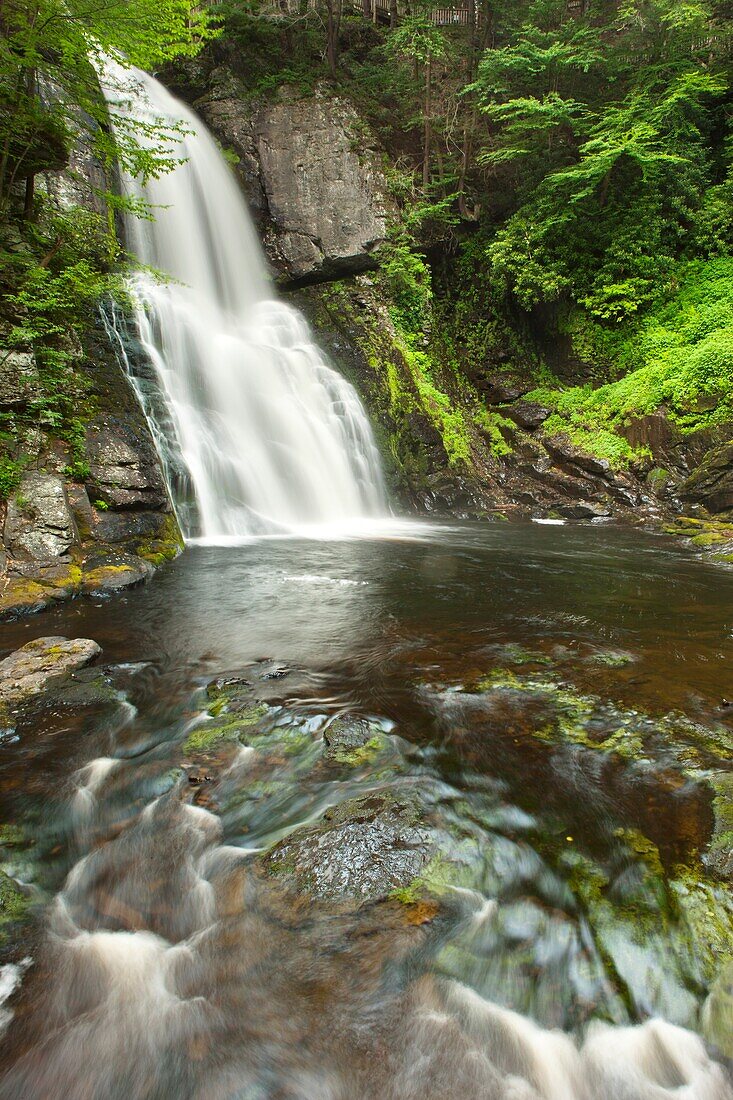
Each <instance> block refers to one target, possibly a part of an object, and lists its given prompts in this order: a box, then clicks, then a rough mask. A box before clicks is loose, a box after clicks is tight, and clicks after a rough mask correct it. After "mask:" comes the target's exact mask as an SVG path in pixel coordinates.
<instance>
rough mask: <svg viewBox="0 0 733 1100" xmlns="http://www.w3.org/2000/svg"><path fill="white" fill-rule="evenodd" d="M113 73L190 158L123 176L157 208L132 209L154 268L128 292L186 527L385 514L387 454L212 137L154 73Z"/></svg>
mask: <svg viewBox="0 0 733 1100" xmlns="http://www.w3.org/2000/svg"><path fill="white" fill-rule="evenodd" d="M107 81H108V84H107V89H108V90H107V95H108V97H110V98H112V99H114V100H115V111H116V113H117V114H120V113H124V112H134V114H135V117H136V118H140V119H142V120H143V121H145V120H148V121H150V122H153V121H155V120H162V121H163V122H164V123H165V124H166V125H168V126H169V127H170V128H171V129H170V133H171V140H170V141H169V143H168V145H169V153H170V156H171V157H173V158H177V159H179V160H180V161H181V163H180V164H179V165H178V167H176V168H175V170H174V171H172V172H169V173H164V174H163V175H161V176H159V177H157V178H150V179H148V180H147V181H145V182H143V181H142V180H141V179H140V178H136V179H131V178H127V179H126V180H125V188H126V191H127V193H128V194H129V195H131V196H132V197H133V198H134V199H137V200H140V201H142V202H144V203H145V204H147V206H148V208H150V209H151V210H152V211H153V212H154V214H155V217H154V218H153V219H151V220H148V219H145V218H137V217H134V216H130V217H128V219H127V233H128V238H129V241H130V245H131V249H132V251H133V252H134V253H135V255H136V256H137V257H138V258H139V260H140V261H141V263H142V264H143V265H145V269H147V270H146V271H144V273H143V274H141V275H139V276H138V277H137V279H136V280H135V284H134V287H133V292H134V298H135V301H136V303H137V306H136V310H135V314H136V322H137V328H138V334H139V339H140V341H141V343H142V346H143V349H144V352H145V354H146V356H147V358H148V359H149V361H150V362H151V363H152V365H153V367H154V370H155V374H156V377H157V387H156V394H155V396H156V397H157V398H158V400H154V399H151V397H150V394H149V392H146V391H145V390H144V389H142V388H141V387H140V385H139V383H136V388H137V389H138V394H139V396H141V399H142V401H143V407H144V408H145V411H146V413H147V415H148V418H149V420H150V421H151V422H152V423H151V427H152V430H153V436H154V438H155V439H156V442H157V443H158V446H159V450H160V451H161V456H162V459H163V465H164V468H165V469H166V470H167V472H168V475H169V484H170V489H171V495H172V498H173V502H174V505H175V506H176V511H177V514H178V518H179V521H180V523H181V526H182V529H183V533H184V535H185V536H186V537H187V538H191V537H194V536H199V537H203V538H205V539H208V540H221V539H222V538H227V537H229V538H231V537H240V536H247V535H253V534H264V533H278V532H292V531H294V530H298V529H302V528H303V527H306V526H320V527H323V526H324V525H328V526H333V525H339V526H341V527H342V528H343V527H346V526H348V525H349V524H353V523H354V522H355V521H357V522H358V521H362V522H363V521H364V520H365V519H366V518H368V517H375V516H380V515H384V514H385V513H386V511H387V508H386V503H385V497H384V489H383V484H382V474H381V468H380V461H379V454H378V451H377V449H376V446H375V444H374V439H373V437H372V432H371V428H370V426H369V421H368V419H367V416H366V413H365V412H364V409H363V407H362V405H361V402H360V401H359V398H358V396H357V393H356V391H355V389H354V388H353V386H352V385H350V383H348V382H347V381H346V380H345V379H344V378H342V377H341V375H340V374H339V373H338V372H337V371H335V370H334V369H333V368H332V367H331V366H330V365H329V363H328V362H327V361H326V358H325V356H324V353H323V352H322V351H321V350H320V348H319V347H318V346H317V345H316V344H315V343H314V340H313V336H312V334H311V332H310V331H309V329H308V325H307V324H306V322H305V320H304V319H303V317H302V316H301V315H300V314H299V313H298V312H297V311H296V310H294V309H292V308H291V307H289V306H287V305H285V304H284V303H282V302H280V301H277V300H275V299H274V298H273V290H272V286H271V284H270V281H269V278H268V275H267V272H266V269H265V264H264V259H263V256H262V251H261V248H260V245H259V241H258V240H257V236H256V234H255V231H254V228H253V226H252V223H251V220H250V217H249V213H248V211H247V207H246V204H245V202H244V199H243V198H242V195H241V194H240V192H239V189H238V186H237V183H236V181H235V179H234V176H233V174H232V171H231V169H230V168H229V167H228V165H227V164H226V162H225V160H224V158H223V156H222V154H221V152H220V151H219V149H218V147H217V145H216V142H215V141H214V140H213V138H212V137H211V135H210V134H209V133H208V131H207V130H206V128H205V127H204V126H203V124H202V123H201V121H200V120H199V119H198V118H197V117H196V116H195V115H194V114H193V112H191V111H189V110H188V109H187V108H186V107H184V105H183V104H182V103H179V102H178V101H177V100H176V99H174V97H173V96H172V95H171V94H170V93H169V92H168V91H167V90H166V89H165V88H164V87H163V86H162V85H161V84H160V83H159V82H158V81H157V80H155V78H154V77H152V76H149V75H148V74H146V73H143V72H140V71H139V70H133V74H132V76H129V75H127V74H126V73H125V74H123V73H122V71H121V70H119V69H117V68H116V67H114V66H110V69H109V72H108V74H107ZM151 272H159V273H162V274H163V275H165V276H167V277H168V278H166V279H164V280H161V279H159V278H156V277H155V275H154V274H152V273H151ZM119 335H121V334H120V333H119V331H118V336H119ZM120 346H121V347H122V348H123V350H124V347H125V341H124V340H121V341H120ZM181 466H182V467H183V476H181V469H180V468H181Z"/></svg>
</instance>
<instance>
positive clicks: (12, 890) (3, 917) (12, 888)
mask: <svg viewBox="0 0 733 1100" xmlns="http://www.w3.org/2000/svg"><path fill="white" fill-rule="evenodd" d="M28 904H29V899H28V897H27V895H26V894H25V893H24V892H23V890H21V888H20V887H19V886H18V884H17V882H15V880H14V879H12V878H11V877H10V876H9V875H6V874H5V872H4V871H0V949H1V948H3V947H5V946H6V944H7V941H8V939H9V937H10V936H11V935H12V930H13V925H18V924H20V923H21V922H22V921H23V920H24V919H25V917H26V915H27V910H28Z"/></svg>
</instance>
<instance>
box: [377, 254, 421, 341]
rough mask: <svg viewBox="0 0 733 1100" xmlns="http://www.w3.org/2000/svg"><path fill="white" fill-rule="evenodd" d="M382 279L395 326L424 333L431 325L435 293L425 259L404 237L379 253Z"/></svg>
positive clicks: (407, 330) (380, 276)
mask: <svg viewBox="0 0 733 1100" xmlns="http://www.w3.org/2000/svg"><path fill="white" fill-rule="evenodd" d="M379 278H380V282H381V283H382V285H383V287H384V289H385V292H386V294H387V298H388V301H389V302H390V309H391V313H392V318H393V320H394V322H395V324H396V325H398V326H399V327H400V328H402V329H404V330H405V331H406V332H414V333H417V332H421V331H423V330H424V329H425V327H426V326H427V325H428V324H429V320H430V305H431V302H432V297H433V292H432V287H431V283H430V269H429V268H428V266H427V264H426V263H425V257H424V256H422V255H420V254H419V253H417V252H414V251H413V250H412V248H411V247H410V245H409V244H408V243H407V240H406V238H405V237H404V236H402V237H399V238H397V239H394V240H392V241H391V242H390V243H389V244H388V245H386V246H385V247H384V248H383V249H382V251H381V253H380V265H379Z"/></svg>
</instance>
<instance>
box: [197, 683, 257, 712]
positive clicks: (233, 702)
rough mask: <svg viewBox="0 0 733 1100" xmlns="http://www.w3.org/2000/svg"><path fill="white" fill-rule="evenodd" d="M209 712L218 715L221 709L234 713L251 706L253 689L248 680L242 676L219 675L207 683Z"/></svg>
mask: <svg viewBox="0 0 733 1100" xmlns="http://www.w3.org/2000/svg"><path fill="white" fill-rule="evenodd" d="M206 694H207V696H208V698H209V708H208V709H209V714H213V715H218V714H221V712H222V711H223V710H226V711H228V712H230V713H234V714H236V713H237V712H238V711H241V710H246V709H247V708H249V707H251V706H252V701H253V698H254V691H253V688H252V683H251V681H250V680H247V679H245V678H244V677H243V676H219V677H217V679H216V680H212V681H211V683H210V684H208V685H207V688H206Z"/></svg>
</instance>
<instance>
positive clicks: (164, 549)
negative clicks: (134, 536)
mask: <svg viewBox="0 0 733 1100" xmlns="http://www.w3.org/2000/svg"><path fill="white" fill-rule="evenodd" d="M182 550H183V536H182V535H181V532H180V529H179V527H178V522H177V520H176V517H175V516H174V515H173V513H170V514H169V515H167V516H166V518H165V521H164V524H163V527H162V529H161V531H160V534H159V535H158V536H157V537H156V538H154V539H145V540H143V541H142V542H138V543H136V544H135V553H136V554H137V555H138V557H141V558H144V560H145V561H149V562H150V564H151V565H154V566H155V567H156V569H157V568H158V567H159V566H161V565H165V563H166V562H168V561H174V560H175V558H177V557H178V555H179V554H180V553H181V551H182Z"/></svg>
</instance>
